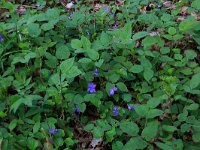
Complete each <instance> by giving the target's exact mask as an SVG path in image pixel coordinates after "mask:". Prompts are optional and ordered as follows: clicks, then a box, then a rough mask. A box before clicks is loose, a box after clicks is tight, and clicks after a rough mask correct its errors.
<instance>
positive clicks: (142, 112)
mask: <svg viewBox="0 0 200 150" xmlns="http://www.w3.org/2000/svg"><path fill="white" fill-rule="evenodd" d="M135 112H136V113H137V114H138V115H139V116H140V117H144V116H146V115H147V112H148V108H147V106H146V105H139V104H136V105H135Z"/></svg>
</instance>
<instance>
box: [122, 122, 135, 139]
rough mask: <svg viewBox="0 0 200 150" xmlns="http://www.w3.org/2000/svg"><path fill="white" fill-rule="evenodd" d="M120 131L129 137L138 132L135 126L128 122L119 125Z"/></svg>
mask: <svg viewBox="0 0 200 150" xmlns="http://www.w3.org/2000/svg"><path fill="white" fill-rule="evenodd" d="M120 129H121V130H122V131H123V132H125V133H126V134H128V135H130V136H136V135H137V133H138V132H139V128H138V126H137V124H135V123H133V122H128V121H124V122H122V123H120Z"/></svg>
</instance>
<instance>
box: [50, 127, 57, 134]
mask: <svg viewBox="0 0 200 150" xmlns="http://www.w3.org/2000/svg"><path fill="white" fill-rule="evenodd" d="M49 133H50V134H56V133H58V129H53V128H50V129H49Z"/></svg>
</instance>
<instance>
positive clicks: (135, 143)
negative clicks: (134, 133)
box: [123, 137, 147, 150]
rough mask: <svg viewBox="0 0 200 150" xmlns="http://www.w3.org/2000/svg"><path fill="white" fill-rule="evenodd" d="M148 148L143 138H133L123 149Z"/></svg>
mask: <svg viewBox="0 0 200 150" xmlns="http://www.w3.org/2000/svg"><path fill="white" fill-rule="evenodd" d="M145 147H147V142H145V141H144V140H143V139H142V138H141V137H134V138H131V139H130V140H129V141H128V142H127V143H126V144H125V145H124V147H123V149H124V150H136V149H145Z"/></svg>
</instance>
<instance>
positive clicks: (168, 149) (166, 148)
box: [155, 142, 174, 150]
mask: <svg viewBox="0 0 200 150" xmlns="http://www.w3.org/2000/svg"><path fill="white" fill-rule="evenodd" d="M155 144H156V145H157V146H158V147H159V148H161V149H162V150H174V149H173V147H172V146H169V145H167V144H164V143H161V142H155Z"/></svg>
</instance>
